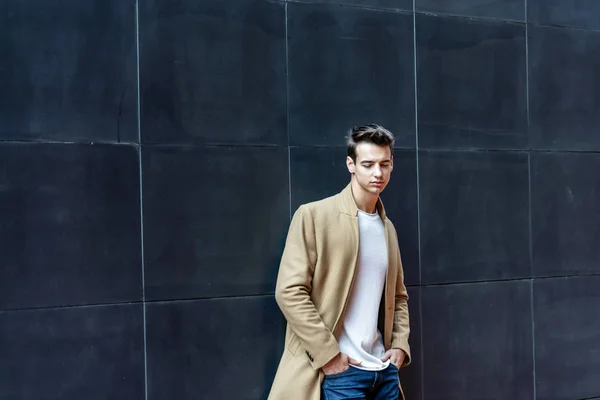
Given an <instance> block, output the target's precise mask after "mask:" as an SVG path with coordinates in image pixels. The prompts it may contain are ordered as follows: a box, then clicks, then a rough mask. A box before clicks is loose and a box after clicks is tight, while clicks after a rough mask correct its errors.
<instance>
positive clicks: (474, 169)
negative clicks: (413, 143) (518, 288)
mask: <svg viewBox="0 0 600 400" xmlns="http://www.w3.org/2000/svg"><path fill="white" fill-rule="evenodd" d="M419 172H420V191H421V192H420V202H421V205H420V210H421V268H422V280H423V283H439V282H464V281H478V280H490V279H510V278H518V277H528V276H530V273H531V268H530V256H529V179H528V160H527V154H525V153H508V152H506V153H504V152H503V153H500V152H424V153H422V154H421V156H420V157H419Z"/></svg>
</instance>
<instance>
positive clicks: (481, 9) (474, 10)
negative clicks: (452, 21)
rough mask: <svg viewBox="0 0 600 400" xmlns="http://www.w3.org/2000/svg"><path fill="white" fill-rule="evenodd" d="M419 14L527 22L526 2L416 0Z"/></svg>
mask: <svg viewBox="0 0 600 400" xmlns="http://www.w3.org/2000/svg"><path fill="white" fill-rule="evenodd" d="M415 7H416V10H417V12H431V13H440V14H451V15H462V16H467V17H479V18H493V19H503V20H511V21H525V0H453V1H448V0H416V1H415Z"/></svg>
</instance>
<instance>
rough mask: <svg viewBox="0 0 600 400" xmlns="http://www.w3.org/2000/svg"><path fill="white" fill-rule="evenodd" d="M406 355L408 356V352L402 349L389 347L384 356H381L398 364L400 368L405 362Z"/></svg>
mask: <svg viewBox="0 0 600 400" xmlns="http://www.w3.org/2000/svg"><path fill="white" fill-rule="evenodd" d="M404 357H406V353H405V352H404V350H401V349H389V350H388V351H386V352H385V354H384V355H383V357H381V361H387V360H390V361H391V362H392V364H394V365H395V366H396V368H398V369H400V367H401V366H402V364H404Z"/></svg>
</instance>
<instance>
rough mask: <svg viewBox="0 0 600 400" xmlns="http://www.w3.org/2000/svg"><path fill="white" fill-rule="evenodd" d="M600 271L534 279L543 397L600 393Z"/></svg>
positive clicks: (555, 399) (564, 399) (554, 399)
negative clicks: (586, 274)
mask: <svg viewBox="0 0 600 400" xmlns="http://www.w3.org/2000/svg"><path fill="white" fill-rule="evenodd" d="M598 288H600V276H594V277H573V278H560V279H540V280H536V281H535V283H534V310H535V357H536V364H535V365H536V385H537V398H538V399H545V400H571V399H597V398H599V396H600V381H599V380H598V371H600V319H599V318H598V309H600V290H598Z"/></svg>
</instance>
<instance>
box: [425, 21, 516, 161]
mask: <svg viewBox="0 0 600 400" xmlns="http://www.w3.org/2000/svg"><path fill="white" fill-rule="evenodd" d="M416 24H417V25H416V32H417V33H416V35H417V79H418V109H419V112H418V115H419V146H420V147H421V148H483V149H507V148H509V149H524V148H527V146H528V140H527V92H526V89H527V84H526V83H527V79H526V70H527V68H526V58H525V25H524V24H516V23H506V22H494V21H483V20H472V19H466V18H454V17H452V18H451V17H434V16H429V15H420V14H419V15H417V16H416Z"/></svg>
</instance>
